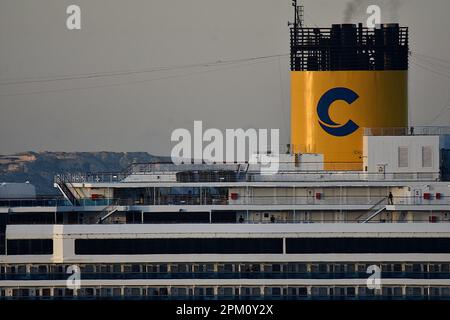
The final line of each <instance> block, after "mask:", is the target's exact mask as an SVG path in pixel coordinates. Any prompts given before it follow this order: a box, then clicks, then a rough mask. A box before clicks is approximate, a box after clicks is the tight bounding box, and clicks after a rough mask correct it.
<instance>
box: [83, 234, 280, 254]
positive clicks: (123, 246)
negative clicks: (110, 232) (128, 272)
mask: <svg viewBox="0 0 450 320" xmlns="http://www.w3.org/2000/svg"><path fill="white" fill-rule="evenodd" d="M282 252H283V240H282V239H267V238H260V239H249V238H246V239H239V238H233V239H224V238H214V239H192V238H190V239H95V240H94V239H77V240H75V254H99V255H100V254H190V253H191V254H192V253H197V254H202V253H203V254H208V253H222V254H259V253H282Z"/></svg>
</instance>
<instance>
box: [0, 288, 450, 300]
mask: <svg viewBox="0 0 450 320" xmlns="http://www.w3.org/2000/svg"><path fill="white" fill-rule="evenodd" d="M0 296H1V297H17V298H23V297H73V296H78V297H145V296H147V297H189V296H197V297H201V296H205V297H208V296H209V297H214V296H217V297H233V296H243V297H259V296H269V297H276V296H286V297H308V296H311V297H314V296H317V297H356V296H362V297H374V296H384V297H403V296H406V297H420V296H431V297H445V298H447V299H449V298H450V287H444V286H442V287H441V286H435V287H419V286H414V287H410V286H408V287H400V286H385V287H382V288H381V289H378V290H371V289H368V288H367V287H363V286H332V287H330V286H287V287H277V286H270V287H269V286H262V287H256V286H255V287H233V286H219V287H208V286H203V287H101V288H98V287H97V288H96V287H82V288H80V289H79V290H77V291H76V292H75V291H74V290H70V289H65V288H2V289H1V290H0Z"/></svg>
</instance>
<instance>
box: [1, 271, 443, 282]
mask: <svg viewBox="0 0 450 320" xmlns="http://www.w3.org/2000/svg"><path fill="white" fill-rule="evenodd" d="M81 278H82V280H136V279H141V280H145V279H329V280H332V279H367V273H366V272H314V271H313V272H286V271H284V272H260V271H251V272H249V271H242V272H82V273H81ZM381 278H383V279H450V272H403V271H402V272H384V271H383V272H381ZM66 279H67V273H65V272H49V273H3V274H0V281H11V280H14V281H23V280H66Z"/></svg>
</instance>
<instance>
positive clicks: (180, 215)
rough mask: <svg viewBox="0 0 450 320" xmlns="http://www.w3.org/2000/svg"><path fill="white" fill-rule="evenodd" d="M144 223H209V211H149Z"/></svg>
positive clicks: (145, 215)
mask: <svg viewBox="0 0 450 320" xmlns="http://www.w3.org/2000/svg"><path fill="white" fill-rule="evenodd" d="M140 219H141V218H140V213H139V220H138V223H140ZM135 220H137V219H135ZM144 223H209V212H148V213H145V214H144Z"/></svg>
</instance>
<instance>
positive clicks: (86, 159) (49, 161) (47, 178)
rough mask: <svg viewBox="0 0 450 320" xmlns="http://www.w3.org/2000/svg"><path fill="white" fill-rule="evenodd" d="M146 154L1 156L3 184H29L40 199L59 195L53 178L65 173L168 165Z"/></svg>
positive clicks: (82, 153) (156, 157) (90, 153)
mask: <svg viewBox="0 0 450 320" xmlns="http://www.w3.org/2000/svg"><path fill="white" fill-rule="evenodd" d="M169 160H170V158H168V157H158V156H153V155H151V154H149V153H147V152H24V153H17V154H13V155H0V182H25V181H29V182H30V183H32V184H33V185H34V186H35V187H36V192H37V193H38V194H40V195H52V194H58V192H57V190H56V189H55V188H54V187H53V177H54V176H55V175H56V174H60V173H65V172H72V173H77V172H119V171H122V170H124V169H125V168H127V167H128V166H129V165H130V164H132V163H146V162H156V161H169Z"/></svg>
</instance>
